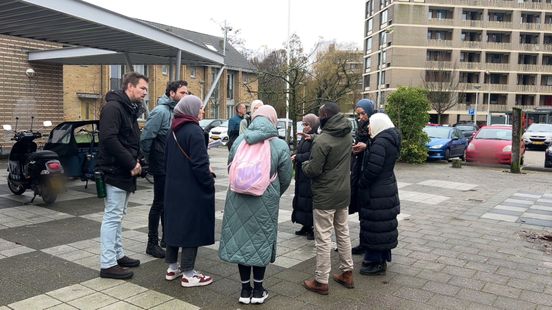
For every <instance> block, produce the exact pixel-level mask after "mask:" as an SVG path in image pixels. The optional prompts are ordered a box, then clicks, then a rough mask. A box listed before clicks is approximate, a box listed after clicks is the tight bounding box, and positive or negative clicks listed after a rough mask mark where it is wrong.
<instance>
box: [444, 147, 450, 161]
mask: <svg viewBox="0 0 552 310" xmlns="http://www.w3.org/2000/svg"><path fill="white" fill-rule="evenodd" d="M445 160H446V161H449V160H450V149H446V150H445Z"/></svg>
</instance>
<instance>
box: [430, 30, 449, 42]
mask: <svg viewBox="0 0 552 310" xmlns="http://www.w3.org/2000/svg"><path fill="white" fill-rule="evenodd" d="M427 38H428V39H429V40H451V39H452V30H440V29H428V31H427Z"/></svg>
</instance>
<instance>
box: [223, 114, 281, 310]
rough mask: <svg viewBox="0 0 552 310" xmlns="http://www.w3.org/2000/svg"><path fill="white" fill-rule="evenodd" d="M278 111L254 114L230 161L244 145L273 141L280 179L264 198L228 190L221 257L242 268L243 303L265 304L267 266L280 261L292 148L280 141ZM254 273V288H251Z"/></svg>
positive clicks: (273, 158) (273, 171) (275, 169)
mask: <svg viewBox="0 0 552 310" xmlns="http://www.w3.org/2000/svg"><path fill="white" fill-rule="evenodd" d="M276 122H277V116H276V110H274V108H273V107H271V106H269V105H264V106H261V107H260V108H259V109H258V110H257V111H256V112H255V113H254V114H253V121H252V122H251V124H250V125H249V127H248V129H247V131H246V132H245V134H243V135H241V136H239V137H238V138H237V139H236V141H235V143H234V145H232V148H231V149H230V155H229V157H228V164H229V165H230V163H232V160H233V159H234V155H235V154H236V151H237V149H238V146H239V145H240V144H241V143H242V141H244V143H248V144H255V143H262V142H263V141H264V140H266V139H271V138H273V139H271V140H270V150H271V158H270V161H271V168H270V175H271V176H273V175H274V174H277V175H276V178H275V180H274V181H272V183H271V184H270V185H269V186H268V188H267V189H266V191H265V193H264V194H263V195H262V196H259V197H257V196H250V195H243V194H238V193H235V192H232V191H231V190H230V189H228V193H227V194H226V204H225V206H224V217H223V219H222V232H221V238H220V247H219V257H220V258H221V259H222V260H224V261H227V262H230V263H236V264H238V269H239V271H240V278H241V282H242V291H241V294H240V298H239V302H241V303H245V304H249V303H263V302H264V301H265V299H266V298H267V297H268V292H267V291H266V290H265V289H264V288H263V279H264V273H265V270H266V266H267V265H268V264H269V263H273V262H274V261H275V259H276V239H277V238H276V237H277V232H278V209H279V204H280V196H281V195H282V194H283V193H284V192H285V191H286V189H287V188H288V186H289V184H290V182H291V169H292V165H291V160H290V154H289V147H288V146H287V145H286V142H285V141H284V140H281V139H278V130H277V129H276ZM252 269H253V281H254V288H252V287H251V270H252Z"/></svg>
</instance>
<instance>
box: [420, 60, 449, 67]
mask: <svg viewBox="0 0 552 310" xmlns="http://www.w3.org/2000/svg"><path fill="white" fill-rule="evenodd" d="M425 67H426V68H429V69H452V67H453V65H452V62H450V61H431V60H428V61H426V64H425Z"/></svg>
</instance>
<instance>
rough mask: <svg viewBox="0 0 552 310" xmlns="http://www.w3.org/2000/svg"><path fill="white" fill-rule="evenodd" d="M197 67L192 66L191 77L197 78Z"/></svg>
mask: <svg viewBox="0 0 552 310" xmlns="http://www.w3.org/2000/svg"><path fill="white" fill-rule="evenodd" d="M196 70H197V69H196V67H195V66H193V67H190V78H192V79H195V78H196Z"/></svg>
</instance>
